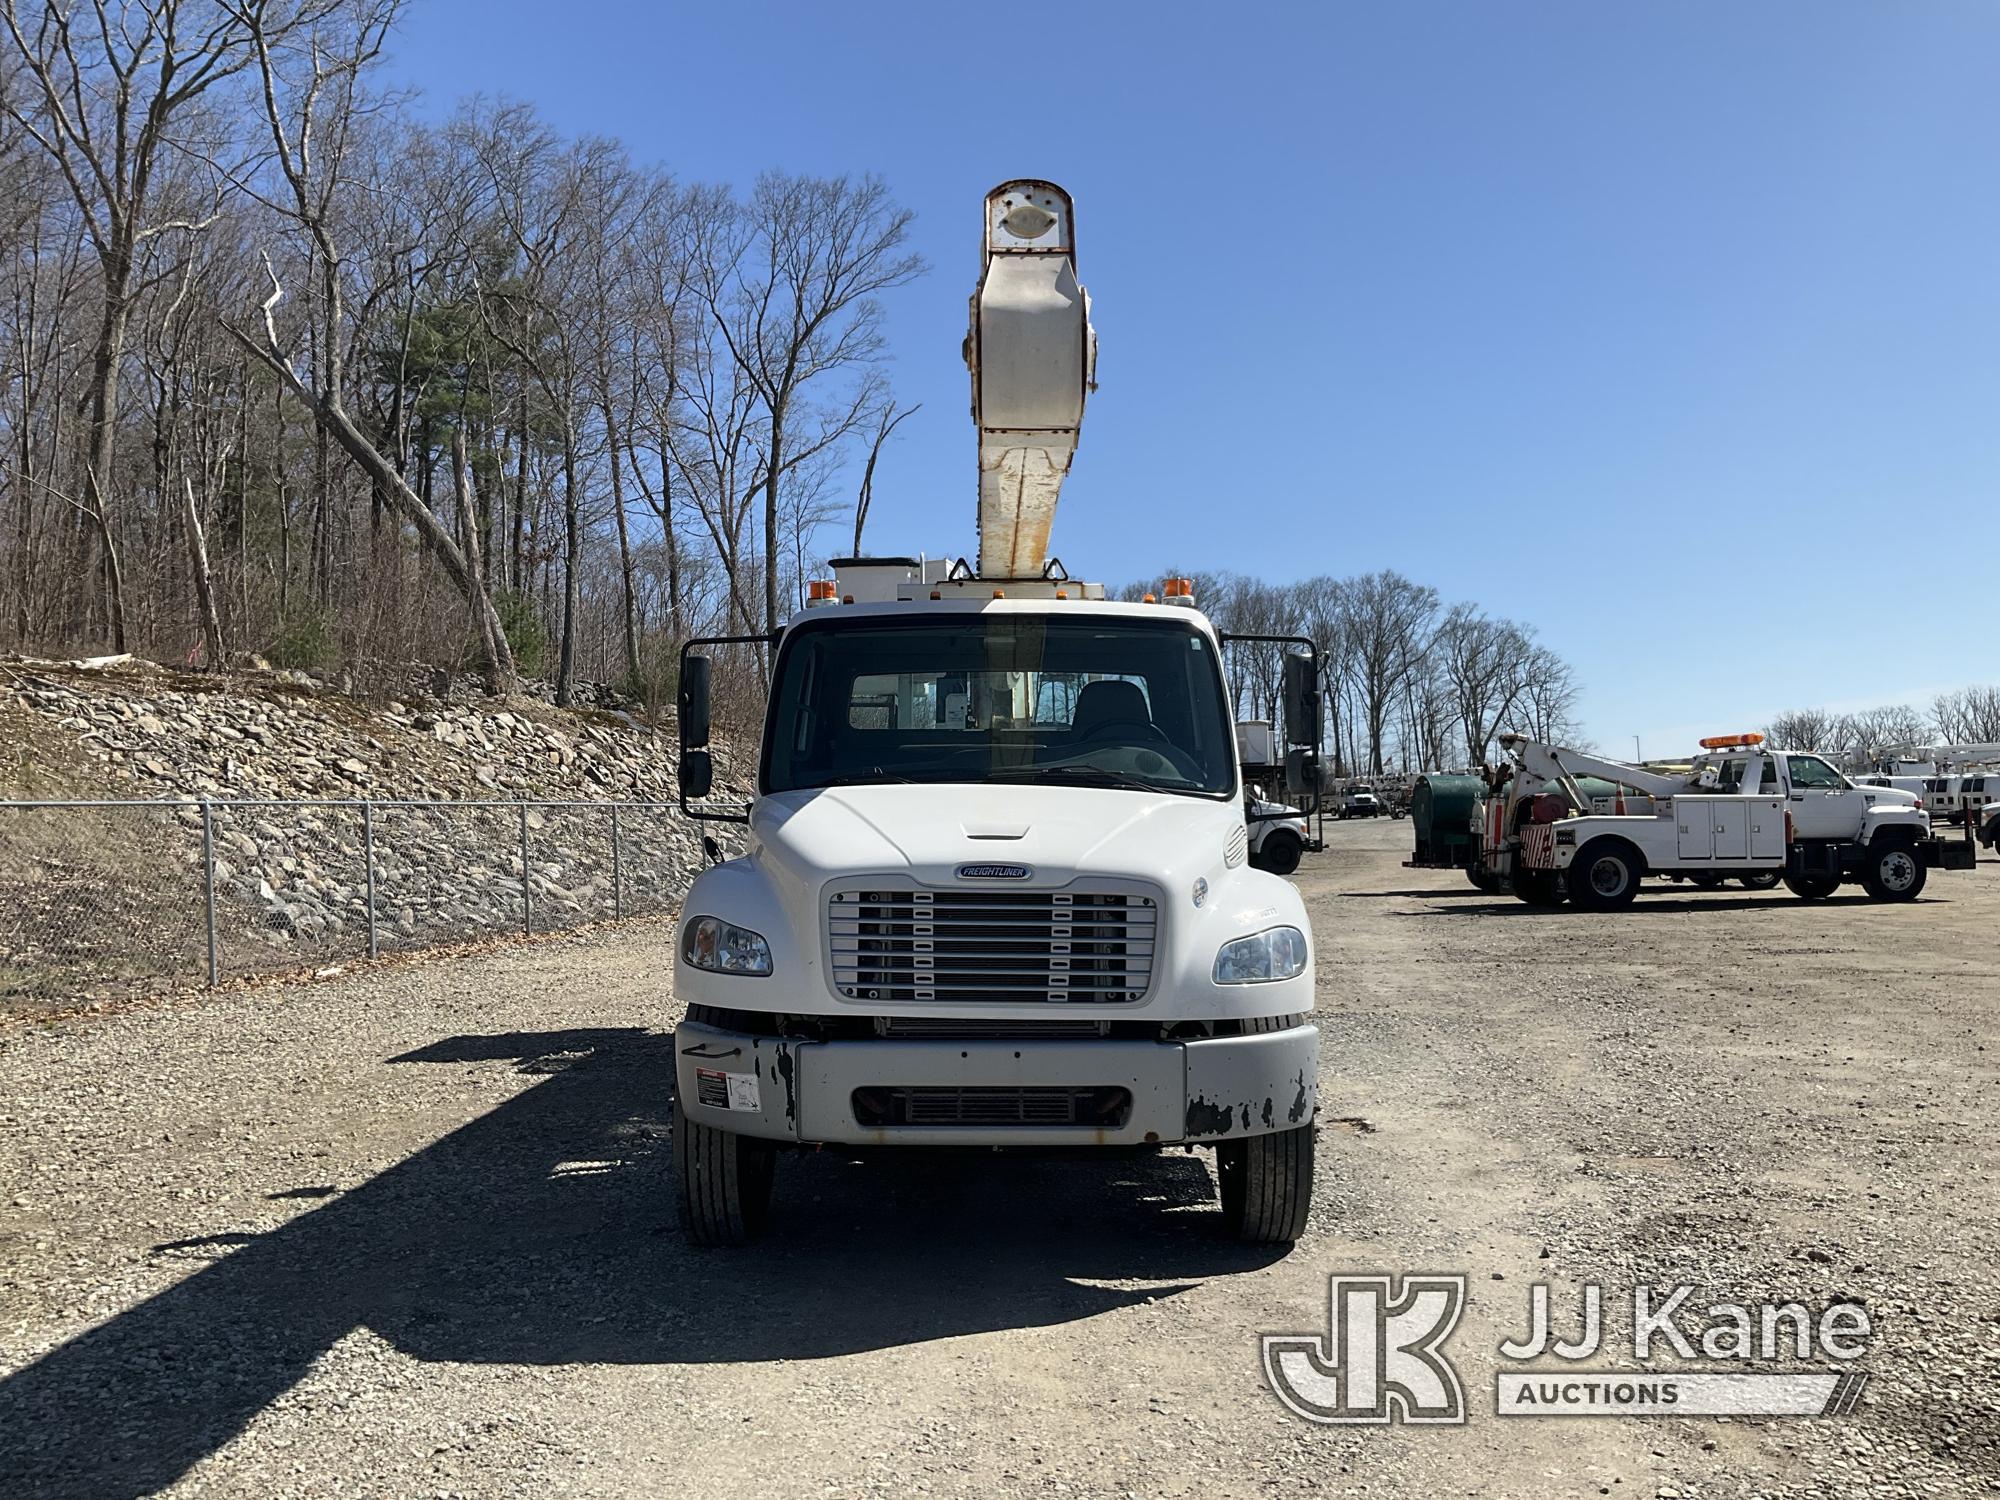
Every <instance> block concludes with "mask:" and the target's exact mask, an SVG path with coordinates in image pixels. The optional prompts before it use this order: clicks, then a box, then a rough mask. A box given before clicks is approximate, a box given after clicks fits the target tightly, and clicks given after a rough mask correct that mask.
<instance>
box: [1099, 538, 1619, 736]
mask: <svg viewBox="0 0 2000 1500" xmlns="http://www.w3.org/2000/svg"><path fill="white" fill-rule="evenodd" d="M1166 576H1169V577H1185V578H1188V579H1190V580H1191V581H1192V582H1193V585H1194V594H1195V602H1196V603H1197V604H1198V605H1199V606H1200V608H1201V609H1202V611H1203V612H1204V613H1206V614H1207V615H1208V616H1209V618H1211V619H1212V620H1214V621H1215V623H1216V626H1217V628H1218V629H1220V630H1222V631H1224V632H1225V633H1236V634H1244V635H1287V636H1303V637H1306V638H1308V639H1310V640H1311V641H1312V642H1313V645H1314V648H1315V651H1316V653H1317V655H1318V659H1319V670H1320V678H1321V683H1320V687H1321V698H1322V701H1323V703H1324V706H1325V711H1326V721H1325V723H1324V724H1323V725H1322V726H1321V732H1322V736H1323V742H1324V747H1325V751H1326V763H1327V764H1328V765H1329V766H1330V767H1331V768H1332V770H1333V773H1334V774H1336V775H1340V776H1356V775H1376V776H1382V775H1388V774H1390V773H1391V772H1397V773H1409V772H1414V771H1422V770H1435V769H1442V768H1446V767H1454V766H1458V767H1465V766H1477V765H1480V764H1481V763H1483V762H1485V761H1486V760H1488V759H1489V758H1490V757H1491V756H1492V754H1493V752H1494V739H1495V737H1496V736H1497V735H1498V734H1499V733H1500V732H1501V731H1502V730H1503V729H1518V730H1522V731H1524V732H1526V733H1529V734H1532V735H1534V736H1535V737H1536V738H1538V739H1547V740H1555V741H1558V742H1561V743H1565V744H1576V743H1579V741H1580V740H1581V737H1582V730H1581V727H1580V725H1579V724H1578V722H1577V719H1576V707H1577V699H1578V696H1579V693H1580V691H1581V690H1580V686H1579V684H1578V682H1577V680H1576V674H1575V672H1574V671H1573V670H1572V669H1571V667H1570V665H1569V664H1568V663H1567V662H1565V661H1564V660H1563V659H1562V657H1561V656H1560V655H1559V654H1558V653H1557V652H1556V651H1555V650H1553V649H1552V648H1551V647H1549V646H1548V645H1547V644H1546V643H1544V642H1542V641H1539V640H1537V639H1536V637H1535V630H1534V627H1533V626H1531V625H1526V624H1523V623H1521V622H1520V621H1518V620H1508V619H1502V618H1497V617H1495V616H1491V615H1488V614H1487V613H1486V612H1485V611H1484V610H1482V609H1481V608H1480V607H1479V606H1478V605H1476V604H1472V603H1457V604H1446V603H1445V602H1444V601H1443V599H1442V597H1441V596H1440V595H1439V593H1438V591H1437V590H1436V589H1435V588H1433V587H1431V586H1430V585H1429V584H1423V583H1417V582H1414V581H1412V580H1411V579H1408V578H1405V577H1404V576H1403V575H1402V574H1400V573H1397V572H1393V571H1388V570H1385V571H1383V572H1379V573H1365V574H1359V575H1356V576H1354V577H1351V578H1334V577H1330V576H1325V575H1321V576H1318V577H1314V578H1307V579H1303V580H1301V581H1299V582H1297V583H1270V582H1266V581H1264V580H1262V579H1258V578H1250V577H1245V576H1243V575H1240V574H1235V573H1218V572H1204V571H1199V570H1193V571H1190V570H1185V569H1168V571H1167V575H1166ZM1159 587H1160V584H1159V582H1158V581H1157V580H1154V581H1142V582H1136V583H1128V584H1125V585H1123V586H1122V587H1120V588H1118V589H1117V590H1116V591H1115V592H1116V593H1117V596H1118V597H1120V598H1124V599H1139V598H1143V597H1144V596H1145V595H1146V594H1147V593H1156V592H1157V591H1158V589H1159ZM1226 666H1227V670H1228V675H1229V687H1230V692H1231V694H1232V696H1233V698H1234V700H1235V702H1234V707H1235V709H1236V712H1237V713H1238V715H1239V716H1241V717H1246V718H1270V719H1276V718H1278V717H1279V713H1278V695H1279V688H1280V675H1281V670H1282V669H1281V664H1280V653H1279V652H1278V651H1276V650H1268V649H1253V648H1241V649H1234V650H1231V651H1230V652H1229V653H1228V660H1227V663H1226Z"/></svg>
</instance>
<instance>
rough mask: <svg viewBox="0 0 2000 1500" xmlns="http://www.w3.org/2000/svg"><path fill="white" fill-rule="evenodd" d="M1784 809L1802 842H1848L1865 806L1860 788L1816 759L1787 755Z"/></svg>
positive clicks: (1867, 799) (1811, 756)
mask: <svg viewBox="0 0 2000 1500" xmlns="http://www.w3.org/2000/svg"><path fill="white" fill-rule="evenodd" d="M1784 768H1785V773H1784V774H1785V782H1786V785H1785V806H1786V807H1787V808H1788V809H1790V811H1791V814H1792V827H1793V828H1794V829H1795V830H1797V833H1798V836H1799V837H1800V838H1802V839H1852V838H1854V837H1855V836H1856V835H1857V834H1858V833H1859V832H1860V830H1861V823H1862V819H1863V817H1864V816H1865V815H1866V814H1867V811H1868V803H1869V802H1870V801H1872V800H1873V799H1872V798H1868V797H1866V796H1865V795H1864V794H1863V793H1862V791H1861V790H1860V788H1858V787H1856V786H1854V785H1852V784H1851V783H1850V782H1849V781H1848V779H1847V778H1846V777H1845V776H1843V775H1841V774H1840V772H1838V771H1836V770H1835V769H1834V768H1833V767H1832V766H1831V765H1829V764H1828V763H1827V762H1826V761H1824V760H1821V759H1820V758H1819V757H1818V756H1817V755H1787V756H1785V757H1784Z"/></svg>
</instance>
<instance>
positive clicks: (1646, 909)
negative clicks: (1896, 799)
mask: <svg viewBox="0 0 2000 1500" xmlns="http://www.w3.org/2000/svg"><path fill="white" fill-rule="evenodd" d="M1475 894H1477V893H1476V892H1475ZM1930 900H1931V898H1930V897H1927V896H1919V897H1918V898H1917V899H1916V900H1915V901H1913V902H1911V903H1909V904H1910V905H1913V906H1923V905H1927V904H1928V903H1929V902H1930ZM1879 904H1881V903H1878V902H1876V901H1872V900H1870V899H1869V898H1868V897H1867V896H1864V895H1861V894H1859V893H1858V892H1857V893H1856V894H1855V895H1852V896H1829V897H1826V898H1825V899H1823V900H1819V901H1801V900H1799V899H1798V898H1797V897H1795V896H1788V895H1786V894H1784V893H1782V892H1779V893H1774V894H1769V895H1763V896H1707V895H1702V896H1668V895H1658V896H1654V895H1641V896H1640V897H1639V898H1638V899H1637V900H1636V901H1634V902H1633V903H1632V904H1631V905H1630V906H1623V907H1620V908H1619V909H1618V910H1616V911H1612V912H1598V913H1586V912H1584V911H1582V910H1581V909H1579V908H1576V907H1571V906H1568V905H1563V906H1530V905H1528V903H1527V902H1525V901H1516V900H1514V899H1513V898H1512V897H1508V898H1507V899H1505V900H1502V901H1493V900H1490V899H1489V900H1485V901H1481V902H1479V903H1478V904H1477V905H1474V904H1472V903H1469V902H1462V901H1454V902H1453V903H1452V904H1451V905H1450V906H1448V907H1439V908H1437V909H1436V910H1434V911H1399V912H1391V913H1390V915H1391V916H1396V917H1565V918H1567V917H1579V916H1586V915H1597V916H1608V917H1635V916H1637V917H1643V916H1670V915H1674V914H1685V913H1687V912H1704V911H1707V912H1714V911H1767V912H1768V911H1785V910H1806V909H1809V908H1826V907H1856V906H1876V905H1879Z"/></svg>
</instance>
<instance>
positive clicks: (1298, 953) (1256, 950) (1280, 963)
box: [1215, 927, 1306, 984]
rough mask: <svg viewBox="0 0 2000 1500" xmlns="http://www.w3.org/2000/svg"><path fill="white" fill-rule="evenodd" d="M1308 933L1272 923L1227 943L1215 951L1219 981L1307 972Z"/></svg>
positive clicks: (1268, 979) (1259, 979)
mask: <svg viewBox="0 0 2000 1500" xmlns="http://www.w3.org/2000/svg"><path fill="white" fill-rule="evenodd" d="M1305 968H1306V935H1305V934H1304V933H1303V932H1300V931H1299V930H1298V928H1296V927H1270V928H1266V929H1265V930H1264V931H1263V932H1258V933H1252V934H1251V935H1250V936H1249V937H1245V938H1238V939H1237V940H1236V941H1235V942H1233V943H1224V944H1223V945H1222V948H1221V951H1219V952H1218V953H1217V954H1216V955H1215V982H1216V983H1217V984H1268V983H1270V982H1271V981H1272V980H1274V979H1295V978H1297V977H1298V976H1299V975H1300V974H1303V973H1304V972H1305Z"/></svg>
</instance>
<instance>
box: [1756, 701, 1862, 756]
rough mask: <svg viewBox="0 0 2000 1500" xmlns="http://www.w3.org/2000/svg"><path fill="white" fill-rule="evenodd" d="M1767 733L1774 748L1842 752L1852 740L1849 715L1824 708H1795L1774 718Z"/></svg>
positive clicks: (1765, 732)
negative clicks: (1848, 720)
mask: <svg viewBox="0 0 2000 1500" xmlns="http://www.w3.org/2000/svg"><path fill="white" fill-rule="evenodd" d="M1764 734H1765V736H1766V738H1767V739H1769V741H1770V742H1771V747H1772V748H1773V749H1775V750H1824V751H1833V752H1836V753H1837V752H1839V751H1840V750H1842V749H1844V748H1845V747H1846V745H1847V743H1848V740H1849V731H1848V723H1847V718H1846V716H1845V715H1844V714H1837V713H1834V712H1833V711H1831V710H1830V709H1824V708H1792V709H1787V710H1786V711H1785V712H1783V713H1781V714H1776V715H1774V716H1773V717H1772V719H1771V722H1770V724H1769V725H1768V726H1767V727H1766V728H1765V730H1764Z"/></svg>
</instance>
